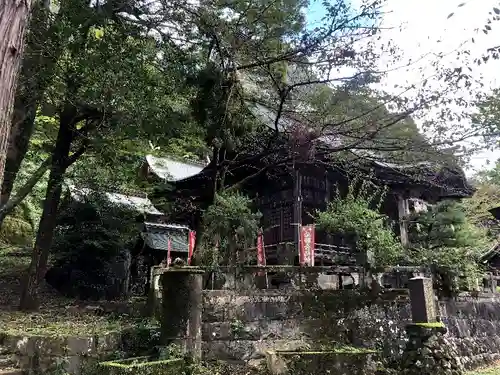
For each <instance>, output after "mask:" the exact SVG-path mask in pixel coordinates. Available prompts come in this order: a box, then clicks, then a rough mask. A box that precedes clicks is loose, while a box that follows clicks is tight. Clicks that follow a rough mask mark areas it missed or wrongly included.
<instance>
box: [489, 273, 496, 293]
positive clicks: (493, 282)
mask: <svg viewBox="0 0 500 375" xmlns="http://www.w3.org/2000/svg"><path fill="white" fill-rule="evenodd" d="M490 288H491V293H496V292H497V280H496V279H495V278H494V276H493V275H490Z"/></svg>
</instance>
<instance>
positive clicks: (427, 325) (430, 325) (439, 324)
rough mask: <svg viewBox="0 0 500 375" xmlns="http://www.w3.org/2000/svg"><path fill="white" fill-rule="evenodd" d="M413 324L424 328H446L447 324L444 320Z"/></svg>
mask: <svg viewBox="0 0 500 375" xmlns="http://www.w3.org/2000/svg"><path fill="white" fill-rule="evenodd" d="M411 325H415V326H418V327H424V328H444V327H445V325H444V323H443V322H433V323H412V324H411Z"/></svg>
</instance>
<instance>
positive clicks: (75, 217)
mask: <svg viewBox="0 0 500 375" xmlns="http://www.w3.org/2000/svg"><path fill="white" fill-rule="evenodd" d="M77 192H78V193H80V194H79V195H77V196H76V197H77V198H76V199H75V197H74V196H72V197H68V204H67V206H66V207H65V209H64V210H62V212H61V215H60V216H59V218H58V226H57V227H56V231H55V238H54V241H53V246H52V248H51V251H52V253H53V256H54V258H55V261H54V265H53V267H52V268H51V269H50V270H49V271H48V272H47V274H46V280H47V281H48V282H49V284H50V285H52V286H53V287H54V288H56V289H57V290H58V291H60V292H61V293H63V294H64V295H67V296H77V297H79V298H80V299H99V298H103V297H106V298H107V299H114V298H118V297H121V296H123V295H124V293H126V292H127V290H126V285H128V283H127V281H128V277H129V267H130V262H129V260H130V253H129V252H130V251H131V250H132V247H133V244H134V241H135V240H137V235H138V233H139V228H137V224H136V220H135V219H136V216H137V212H136V211H135V210H133V209H131V208H129V207H126V206H124V205H123V204H119V203H114V202H112V201H110V200H108V199H107V197H105V196H103V195H102V194H99V193H93V192H91V191H90V192H89V191H85V190H83V192H84V193H83V194H81V192H82V191H77ZM85 193H87V194H85ZM71 198H73V199H71Z"/></svg>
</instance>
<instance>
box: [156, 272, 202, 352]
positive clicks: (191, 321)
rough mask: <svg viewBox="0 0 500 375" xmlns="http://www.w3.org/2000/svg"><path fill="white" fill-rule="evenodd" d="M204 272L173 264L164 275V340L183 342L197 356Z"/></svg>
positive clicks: (184, 347)
mask: <svg viewBox="0 0 500 375" xmlns="http://www.w3.org/2000/svg"><path fill="white" fill-rule="evenodd" d="M203 274H204V271H203V270H201V269H199V268H196V267H179V268H176V267H172V268H169V269H168V270H166V271H164V272H163V274H162V275H161V284H162V287H163V290H162V314H161V322H160V324H161V340H162V344H163V345H170V344H172V343H176V344H180V345H181V347H182V348H183V350H184V351H185V353H186V354H187V355H188V356H189V357H191V358H192V359H195V360H199V359H201V323H202V322H201V313H202V308H203V300H202V297H203V295H202V293H203Z"/></svg>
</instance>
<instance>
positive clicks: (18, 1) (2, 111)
mask: <svg viewBox="0 0 500 375" xmlns="http://www.w3.org/2000/svg"><path fill="white" fill-rule="evenodd" d="M30 11H31V0H0V184H2V183H3V175H4V169H5V160H6V157H7V149H8V145H9V135H10V125H11V119H12V108H13V105H14V94H15V92H16V87H17V77H18V72H19V65H20V63H21V56H22V53H23V49H24V34H25V31H26V25H27V23H28V20H29V14H30Z"/></svg>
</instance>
